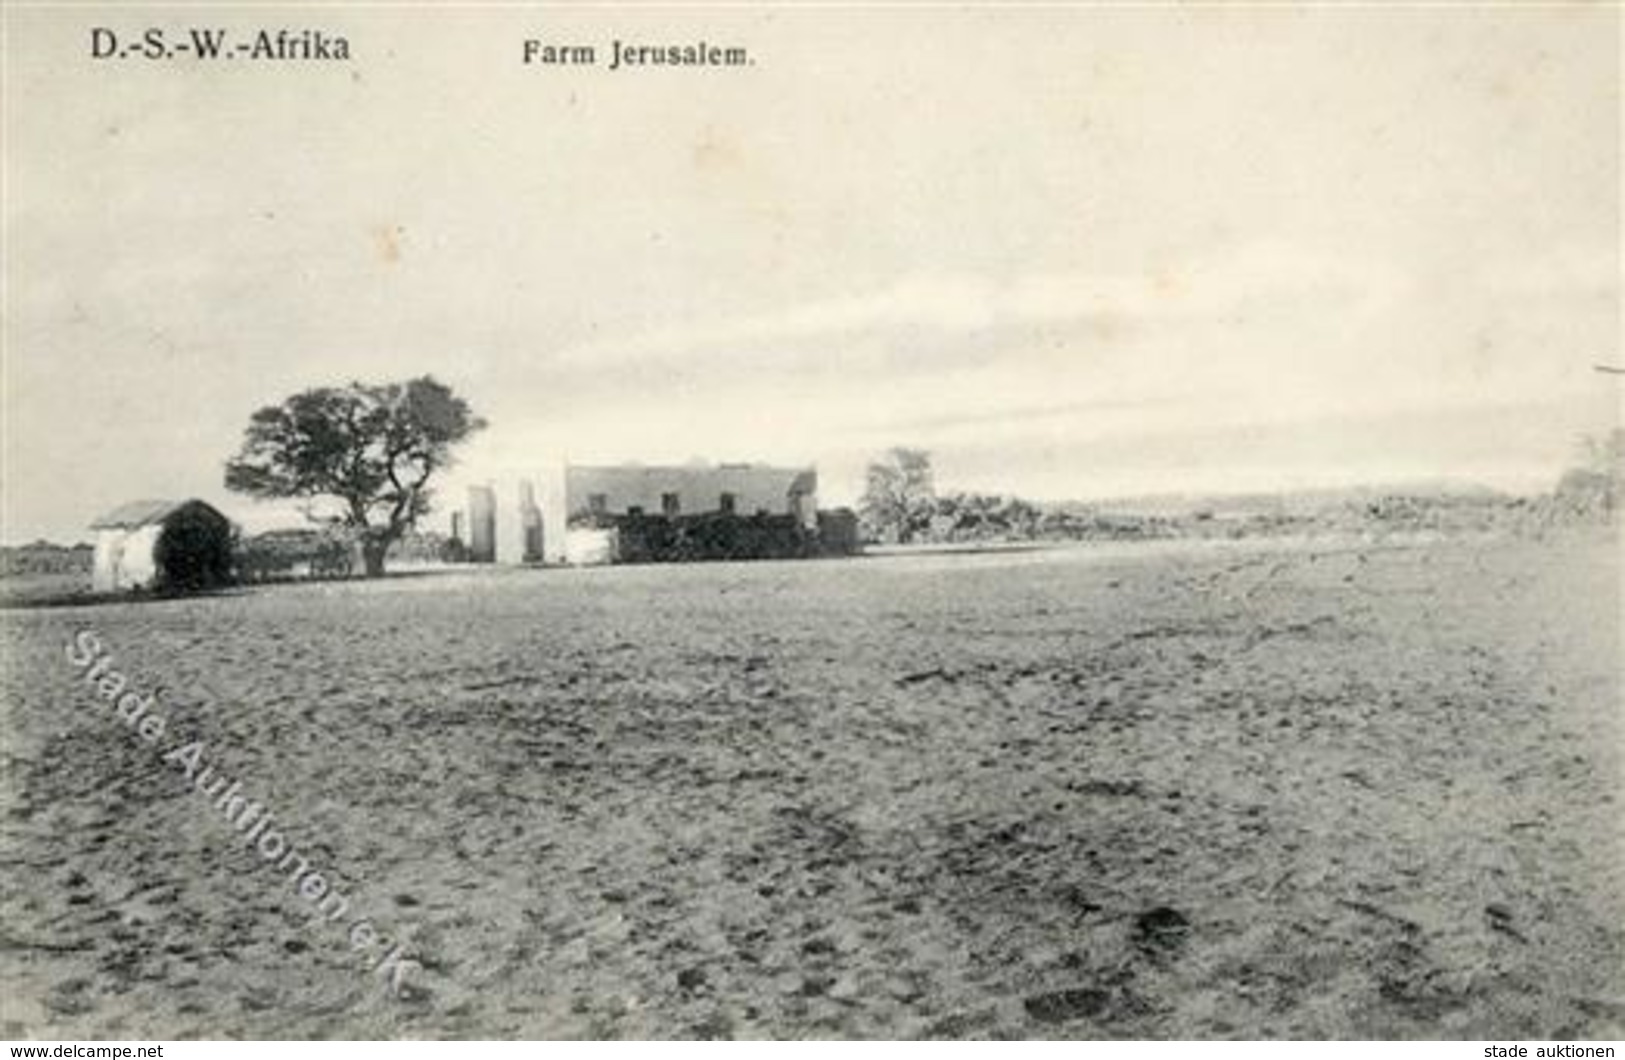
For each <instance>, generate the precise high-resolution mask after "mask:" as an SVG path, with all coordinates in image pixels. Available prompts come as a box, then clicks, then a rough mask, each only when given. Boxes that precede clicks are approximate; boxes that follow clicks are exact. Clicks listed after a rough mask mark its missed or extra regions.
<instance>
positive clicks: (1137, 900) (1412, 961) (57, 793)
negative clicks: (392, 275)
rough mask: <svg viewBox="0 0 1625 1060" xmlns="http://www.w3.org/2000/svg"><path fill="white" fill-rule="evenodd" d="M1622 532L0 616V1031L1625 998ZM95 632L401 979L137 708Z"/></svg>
mask: <svg viewBox="0 0 1625 1060" xmlns="http://www.w3.org/2000/svg"><path fill="white" fill-rule="evenodd" d="M1617 563H1618V557H1617V552H1616V551H1615V550H1614V549H1613V548H1612V547H1611V546H1610V543H1609V542H1607V541H1605V540H1603V539H1602V538H1600V537H1599V538H1593V539H1569V540H1565V541H1563V542H1557V543H1552V542H1548V543H1544V544H1541V543H1531V542H1499V543H1497V542H1494V541H1478V542H1470V543H1463V542H1456V543H1437V542H1435V543H1411V544H1408V545H1407V544H1403V543H1389V544H1387V545H1382V546H1375V545H1366V546H1354V545H1332V544H1324V543H1323V544H1320V545H1314V546H1309V545H1302V544H1300V545H1297V546H1288V545H1284V544H1274V545H1269V546H1258V547H1252V548H1222V547H1205V548H1200V549H1190V548H1183V549H1182V548H1177V547H1176V548H1158V547H1141V548H1097V549H1089V548H1083V549H1067V550H1055V551H1037V552H1013V553H1007V554H993V555H986V556H975V555H969V556H967V555H929V556H914V557H910V556H890V557H885V558H875V559H863V560H853V561H830V562H818V563H801V564H794V563H775V564H754V565H715V566H704V567H684V568H669V567H668V568H621V569H603V570H590V571H530V572H526V571H510V572H488V573H481V574H456V575H447V576H421V577H405V578H400V579H392V580H389V581H387V582H383V583H373V584H362V583H345V584H329V585H305V586H282V587H276V588H267V589H263V590H257V591H254V592H251V593H246V594H243V595H239V596H230V597H219V598H212V599H201V600H191V601H176V602H167V603H153V604H144V605H114V606H102V607H86V608H57V609H48V610H35V611H7V612H4V613H3V614H0V626H3V631H4V632H3V636H4V640H3V642H0V643H3V646H4V652H5V656H4V661H5V666H4V673H3V685H0V693H3V704H4V707H3V709H4V724H3V739H4V754H5V759H4V761H5V771H4V777H3V790H0V824H3V829H4V830H3V833H0V844H3V845H0V858H3V863H4V867H5V871H4V875H3V893H0V925H3V926H0V1028H3V1033H4V1034H5V1035H6V1036H20V1035H33V1036H50V1037H74V1038H89V1037H108V1036H114V1037H182V1038H185V1037H216V1036H242V1037H310V1036H332V1037H376V1036H383V1037H394V1036H407V1037H429V1036H493V1037H502V1036H586V1035H592V1036H668V1035H670V1036H739V1037H749V1036H903V1035H909V1036H915V1035H928V1036H950V1037H961V1036H973V1037H988V1036H994V1037H1003V1036H1012V1037H1014V1036H1024V1037H1030V1036H1067V1037H1089V1036H1128V1037H1185V1036H1196V1037H1222V1036H1243V1037H1253V1036H1264V1037H1371V1036H1384V1037H1386V1036H1398V1037H1413V1036H1445V1037H1518V1038H1536V1037H1556V1038H1573V1037H1577V1036H1617V1035H1619V1034H1621V1033H1622V1027H1625V872H1622V867H1625V836H1622V827H1625V826H1622V821H1625V813H1622V808H1621V796H1622V792H1625V781H1622V761H1621V755H1622V736H1625V724H1622V720H1621V687H1620V663H1621V644H1620V590H1619V585H1620V582H1619V570H1618V566H1617ZM84 628H92V629H94V630H95V631H96V632H97V633H98V634H99V636H100V637H101V639H102V641H103V643H104V644H105V645H106V647H107V648H108V649H109V650H110V652H111V654H112V655H113V656H114V657H115V659H116V662H117V666H118V668H120V669H122V670H124V671H126V672H128V673H129V674H130V676H131V677H132V678H133V680H134V684H135V686H136V687H137V688H141V689H153V688H159V687H161V688H162V689H163V690H164V693H163V695H162V697H161V699H160V703H161V706H162V709H163V710H164V711H166V712H167V716H168V717H169V719H170V722H171V724H172V734H171V736H170V737H167V738H166V741H165V745H166V747H165V749H167V747H169V746H173V745H174V744H176V743H180V742H183V740H182V738H183V737H185V738H189V737H190V734H193V733H195V734H197V736H198V737H200V738H202V739H204V740H206V741H207V742H208V747H209V756H210V758H212V759H213V760H215V761H217V762H218V763H219V764H220V767H221V768H222V769H223V770H225V771H226V772H228V773H229V774H230V775H231V776H233V777H235V778H236V779H238V780H239V781H240V782H241V783H242V784H243V786H244V788H245V789H246V790H248V791H250V792H252V793H253V795H255V796H256V797H257V798H258V799H260V800H261V801H263V802H264V803H266V804H267V805H269V806H270V807H271V808H272V811H273V813H274V815H275V818H276V821H277V823H278V825H279V826H280V827H281V828H283V829H285V831H286V833H287V835H288V836H289V838H290V839H291V840H292V841H293V842H294V844H295V846H296V848H297V849H299V850H300V851H301V852H302V853H303V854H304V855H305V856H307V857H308V858H310V859H311V860H312V861H314V862H317V863H319V864H320V866H321V867H322V868H323V869H324V870H326V871H327V872H328V873H329V874H330V875H331V876H333V877H334V878H335V879H336V880H337V881H339V884H340V886H341V887H342V888H343V889H344V890H345V891H346V893H347V896H348V897H349V900H350V902H351V903H352V910H351V914H350V915H351V918H352V919H353V918H354V915H355V914H364V915H366V916H367V917H368V918H369V919H370V921H371V923H372V924H373V925H375V926H376V928H377V930H378V931H379V932H380V933H382V934H385V935H389V936H397V935H399V936H404V937H407V938H409V939H410V940H411V943H412V947H413V951H414V953H415V954H416V956H417V958H418V959H419V960H420V961H421V962H422V967H421V968H419V969H414V970H411V971H410V972H409V973H408V974H407V975H406V976H405V978H404V981H403V985H402V987H401V988H400V989H398V990H396V989H392V988H391V986H390V984H389V982H388V977H387V976H384V975H380V974H376V973H370V972H368V971H367V970H366V968H365V967H364V966H363V964H362V958H361V957H360V956H358V955H357V954H354V953H352V952H351V950H350V948H349V944H348V942H347V938H346V931H347V927H346V926H344V925H338V926H336V925H335V924H333V923H330V922H326V921H323V920H320V919H317V918H315V917H314V916H313V915H312V906H311V905H310V904H309V903H308V902H307V901H305V900H304V899H302V898H300V897H299V896H298V895H297V894H295V892H294V890H293V889H292V887H291V886H290V885H289V884H288V882H287V881H286V880H285V879H284V878H283V876H282V875H280V874H278V873H277V872H276V871H275V870H273V869H272V868H270V867H267V866H266V863H265V862H264V861H262V860H260V858H259V857H258V856H257V855H256V854H255V853H254V852H253V851H252V850H251V849H250V848H249V846H248V845H247V844H246V843H245V842H244V840H243V839H242V838H241V837H240V836H238V835H237V834H236V833H234V832H233V831H232V829H231V828H230V827H229V826H228V825H227V824H226V822H225V821H224V820H223V819H222V818H221V816H220V814H219V813H218V812H216V811H215V810H213V809H212V808H211V805H210V804H209V803H208V802H207V801H205V799H204V798H203V797H202V796H200V795H198V794H195V793H193V792H192V791H191V790H190V788H189V786H188V782H187V779H186V777H185V775H184V773H183V772H182V771H181V769H180V768H179V767H178V766H177V765H176V764H174V763H166V762H164V761H163V760H162V759H161V757H160V755H159V753H158V752H157V751H155V750H154V749H153V748H152V747H150V746H148V745H145V744H143V743H141V742H139V741H138V740H137V739H135V738H133V737H131V736H130V735H129V734H127V732H126V731H125V729H124V728H123V727H122V726H120V725H119V724H117V723H116V721H115V720H114V719H113V718H112V717H111V716H110V715H109V714H108V712H107V711H106V710H105V709H104V708H103V707H101V706H99V705H98V704H99V703H100V701H99V700H98V699H97V698H96V696H95V693H94V690H93V689H91V688H89V687H87V686H86V685H85V684H84V683H83V682H82V681H80V680H79V679H78V676H77V671H76V670H75V669H74V668H73V667H72V666H71V665H70V664H69V662H68V660H67V657H66V652H65V646H66V645H67V643H68V641H69V639H70V637H71V636H72V635H73V633H74V632H75V631H76V630H79V629H84Z"/></svg>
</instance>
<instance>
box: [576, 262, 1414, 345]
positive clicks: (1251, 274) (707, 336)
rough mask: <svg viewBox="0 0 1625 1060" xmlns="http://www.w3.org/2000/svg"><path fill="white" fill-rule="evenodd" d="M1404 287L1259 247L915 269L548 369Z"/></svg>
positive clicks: (1152, 316)
mask: <svg viewBox="0 0 1625 1060" xmlns="http://www.w3.org/2000/svg"><path fill="white" fill-rule="evenodd" d="M1407 288H1408V283H1407V280H1406V278H1405V276H1404V274H1403V273H1402V271H1401V270H1399V269H1397V268H1395V267H1393V266H1391V265H1387V264H1384V263H1379V262H1372V261H1360V260H1355V259H1352V258H1349V257H1345V256H1333V255H1327V254H1322V253H1317V252H1312V251H1308V250H1303V249H1299V248H1295V247H1293V246H1290V245H1287V244H1284V243H1271V242H1260V243H1256V244H1251V245H1246V246H1243V247H1241V248H1238V249H1236V250H1234V251H1232V252H1229V253H1224V254H1215V255H1210V256H1207V257H1202V258H1197V259H1193V260H1192V261H1191V262H1190V263H1189V264H1188V265H1182V264H1178V263H1175V264H1172V265H1166V266H1159V267H1156V268H1153V269H1148V270H1143V271H1129V272H1123V273H1101V272H1090V271H1077V272H1040V273H1033V274H1028V275H1018V276H1014V277H1011V278H1007V279H995V278H988V277H979V276H967V275H943V274H929V273H927V274H917V275H913V276H909V277H906V278H903V279H901V280H899V281H898V282H896V283H895V284H893V285H891V286H890V287H887V288H884V289H881V290H877V291H873V292H860V293H851V294H846V295H842V296H838V297H832V298H826V299H823V300H819V301H814V302H808V303H806V304H803V305H799V306H791V307H787V308H784V309H782V310H779V311H771V312H758V313H754V314H747V315H741V316H736V317H733V318H731V319H726V320H720V321H719V320H691V321H680V322H675V323H672V324H670V325H668V326H665V327H659V328H655V329H651V330H648V331H645V332H642V333H640V334H635V335H629V336H620V337H612V338H608V339H600V340H595V341H592V342H588V343H584V344H580V345H577V346H574V347H571V348H569V349H566V350H564V351H563V352H561V353H560V354H559V355H558V356H557V358H556V359H555V360H554V361H553V362H552V364H553V366H554V367H562V368H576V369H590V370H593V371H602V370H604V369H606V368H613V367H615V366H618V365H624V364H635V365H638V366H641V367H649V366H650V365H651V364H659V363H662V362H679V363H681V364H682V366H683V367H684V369H685V370H692V369H693V368H695V367H696V365H697V364H703V363H705V362H707V361H710V362H722V363H743V362H765V363H767V364H769V365H770V366H771V367H773V368H775V369H780V370H782V369H784V368H786V367H793V366H794V363H795V362H796V361H797V360H798V359H800V358H798V356H797V354H796V351H797V350H800V351H803V354H802V356H803V357H812V358H825V359H827V358H828V357H830V356H838V355H840V354H841V353H842V352H843V351H845V350H848V349H852V348H854V347H856V348H858V349H869V350H875V349H882V350H883V349H886V348H888V346H890V345H892V344H900V345H906V344H909V343H913V342H918V341H919V340H920V339H921V338H922V337H924V338H926V339H949V340H953V339H961V338H963V337H964V336H967V335H975V334H993V333H1010V332H1022V331H1030V330H1031V329H1033V328H1050V329H1062V330H1064V329H1066V328H1069V327H1071V328H1077V327H1079V326H1082V325H1088V326H1089V327H1090V329H1091V331H1092V333H1093V334H1094V335H1096V336H1097V337H1098V336H1101V335H1105V336H1108V337H1110V336H1112V335H1117V334H1121V333H1123V332H1124V331H1129V330H1133V329H1134V328H1137V327H1140V326H1144V325H1147V324H1155V323H1157V322H1172V321H1190V320H1203V319H1211V320H1221V319H1223V318H1225V317H1226V316H1229V315H1233V314H1236V313H1239V312H1243V311H1246V310H1248V309H1256V308H1258V307H1261V306H1268V307H1273V308H1275V309H1277V310H1279V309H1280V308H1283V307H1288V308H1292V309H1294V310H1304V309H1309V308H1313V309H1315V310H1320V311H1335V312H1338V313H1339V314H1342V316H1343V319H1345V320H1347V319H1350V318H1351V317H1360V316H1366V315H1369V314H1371V313H1373V312H1376V311H1379V310H1381V309H1383V308H1386V307H1388V306H1390V305H1391V304H1392V303H1393V302H1394V301H1395V300H1396V299H1398V298H1400V297H1402V296H1403V294H1404V293H1405V291H1406V290H1407Z"/></svg>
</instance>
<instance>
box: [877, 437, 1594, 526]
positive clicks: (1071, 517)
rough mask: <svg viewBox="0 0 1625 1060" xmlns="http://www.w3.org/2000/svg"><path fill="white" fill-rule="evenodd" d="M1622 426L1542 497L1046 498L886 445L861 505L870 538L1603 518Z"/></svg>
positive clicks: (1489, 493)
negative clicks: (991, 484) (965, 482)
mask: <svg viewBox="0 0 1625 1060" xmlns="http://www.w3.org/2000/svg"><path fill="white" fill-rule="evenodd" d="M1622 483H1625V430H1615V431H1613V432H1611V433H1610V434H1608V435H1605V436H1601V437H1587V438H1585V439H1583V440H1582V442H1581V444H1580V446H1579V450H1578V455H1577V463H1576V465H1575V466H1574V467H1573V468H1571V469H1569V470H1568V471H1566V472H1565V473H1564V474H1563V475H1562V477H1561V478H1560V479H1559V481H1558V482H1557V483H1556V484H1555V485H1554V488H1553V490H1552V492H1551V493H1548V494H1540V495H1536V496H1532V497H1517V496H1511V495H1508V494H1505V493H1501V492H1498V491H1495V490H1490V489H1481V488H1480V489H1475V488H1459V487H1458V488H1446V487H1434V488H1429V487H1418V488H1394V489H1382V488H1354V489H1339V490H1318V491H1314V490H1311V491H1298V492H1293V493H1282V494H1257V495H1251V496H1219V497H1211V498H1202V497H1183V498H1177V497H1176V498H1146V499H1141V500H1138V501H1136V500H1126V501H1116V502H1099V503H1081V502H1064V503H1053V502H1050V503H1046V502H1036V501H1029V500H1024V499H1023V498H1021V497H1016V496H1013V495H1008V494H989V493H976V492H965V491H954V492H948V493H940V494H939V493H938V492H937V490H936V488H935V483H934V475H933V473H932V467H931V455H930V453H928V452H926V451H925V450H923V449H912V448H897V449H892V450H889V451H888V452H887V453H886V454H885V455H884V456H883V457H882V458H881V459H879V460H877V461H876V462H875V463H873V464H871V465H870V466H869V470H868V475H867V488H866V490H865V493H864V496H863V499H862V501H861V502H860V509H859V510H860V512H861V514H862V526H863V530H864V533H865V536H866V538H867V540H869V541H870V542H872V543H879V544H962V543H977V542H1034V541H1037V542H1043V541H1096V540H1160V539H1173V538H1189V537H1195V538H1241V537H1258V536H1273V535H1281V534H1313V533H1328V532H1337V533H1341V532H1352V533H1389V532H1406V531H1417V532H1436V533H1470V532H1480V531H1510V532H1533V533H1539V532H1543V531H1544V530H1546V529H1549V528H1554V527H1560V526H1566V525H1583V524H1599V523H1607V522H1610V521H1611V520H1613V519H1614V518H1615V517H1616V515H1617V511H1618V505H1619V499H1620V497H1621V496H1622V495H1625V486H1622Z"/></svg>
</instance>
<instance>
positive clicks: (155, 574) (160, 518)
mask: <svg viewBox="0 0 1625 1060" xmlns="http://www.w3.org/2000/svg"><path fill="white" fill-rule="evenodd" d="M90 528H91V529H92V530H94V531H96V552H95V559H94V563H93V566H92V568H91V584H92V586H93V588H94V589H95V590H96V591H98V592H114V591H117V590H122V589H176V590H187V589H207V588H211V587H213V586H216V585H224V584H226V583H228V582H229V581H230V580H231V563H232V555H231V543H232V527H231V520H229V519H227V518H226V517H225V516H224V515H222V514H220V512H219V511H217V510H216V509H215V508H214V507H213V506H211V505H209V504H207V503H205V502H203V501H200V500H186V501H131V502H130V503H128V504H124V505H120V506H119V507H117V508H115V509H113V510H112V511H110V512H108V513H107V514H106V515H104V516H102V517H101V518H100V519H97V520H96V521H95V522H93V523H91V524H90Z"/></svg>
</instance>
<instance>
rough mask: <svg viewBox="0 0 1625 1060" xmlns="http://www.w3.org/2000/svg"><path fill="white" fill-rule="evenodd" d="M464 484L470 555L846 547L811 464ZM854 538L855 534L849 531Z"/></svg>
mask: <svg viewBox="0 0 1625 1060" xmlns="http://www.w3.org/2000/svg"><path fill="white" fill-rule="evenodd" d="M540 481H541V489H540V497H541V503H540V504H538V503H537V496H538V491H537V489H536V488H535V486H534V485H533V483H532V482H531V481H530V480H520V481H518V482H517V483H513V482H509V483H505V484H502V485H500V486H499V485H494V484H493V485H484V486H475V487H473V488H471V489H470V490H469V506H468V535H469V553H470V558H472V559H474V560H475V561H476V562H498V563H534V562H549V563H572V564H579V565H596V564H600V563H612V562H657V561H668V560H690V559H725V558H734V559H760V558H769V557H777V558H790V557H799V556H809V555H825V554H829V553H830V551H831V549H830V547H826V543H825V538H826V537H827V538H829V541H830V542H831V543H838V544H834V547H835V548H836V549H837V550H839V551H843V552H849V551H852V550H853V549H852V548H851V547H848V542H847V537H848V536H850V535H846V534H844V533H840V532H835V533H828V532H827V531H830V530H832V529H837V528H838V527H839V526H840V519H839V516H838V515H835V516H833V517H832V513H827V512H826V513H820V512H819V510H818V472H817V471H815V470H814V469H812V468H807V467H773V466H768V465H764V464H708V463H702V462H696V463H691V464H684V465H675V466H673V465H665V466H656V465H643V464H621V465H614V466H585V465H566V466H563V467H560V468H559V469H558V470H557V471H554V472H553V473H551V474H550V475H544V476H540ZM854 540H855V538H854Z"/></svg>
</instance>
